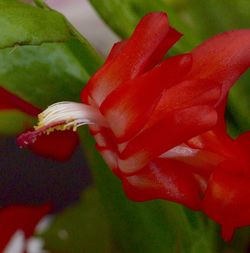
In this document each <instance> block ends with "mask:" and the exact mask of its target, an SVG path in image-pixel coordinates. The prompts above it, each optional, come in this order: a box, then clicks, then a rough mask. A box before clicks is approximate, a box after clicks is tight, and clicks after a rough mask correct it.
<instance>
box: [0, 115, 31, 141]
mask: <svg viewBox="0 0 250 253" xmlns="http://www.w3.org/2000/svg"><path fill="white" fill-rule="evenodd" d="M34 123H35V121H34V118H32V117H30V116H28V115H26V114H25V113H23V112H19V111H17V110H10V111H9V110H8V111H7V110H6V111H0V137H1V136H6V135H15V134H17V133H20V132H22V131H24V130H25V129H27V128H29V127H31V126H32V125H33V124H34Z"/></svg>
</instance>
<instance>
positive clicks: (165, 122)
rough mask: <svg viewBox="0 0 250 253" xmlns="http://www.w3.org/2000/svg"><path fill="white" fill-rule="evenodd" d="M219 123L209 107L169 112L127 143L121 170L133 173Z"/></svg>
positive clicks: (121, 159)
mask: <svg viewBox="0 0 250 253" xmlns="http://www.w3.org/2000/svg"><path fill="white" fill-rule="evenodd" d="M216 122H217V113H216V111H215V110H214V109H213V108H211V107H209V106H194V107H190V108H186V109H183V110H177V111H174V112H171V113H168V114H166V115H165V117H164V118H163V119H162V120H161V121H160V122H158V124H156V125H154V126H153V127H151V128H149V129H146V130H144V131H142V133H140V134H139V135H137V136H136V137H135V138H134V139H132V140H131V141H130V142H128V144H127V146H126V148H125V149H124V150H123V151H122V152H121V155H120V160H119V167H120V169H121V170H122V171H124V172H125V173H126V172H127V173H133V172H135V171H137V170H139V169H140V168H142V167H143V166H145V165H146V164H147V163H148V162H149V161H150V160H152V159H154V158H155V157H157V156H159V155H161V154H163V153H164V152H166V151H167V150H169V149H171V148H173V147H175V146H177V145H179V144H181V143H183V142H185V141H187V140H188V139H190V138H191V137H193V136H196V135H198V134H201V133H202V132H205V131H207V130H208V129H210V128H211V127H213V126H214V125H215V124H216Z"/></svg>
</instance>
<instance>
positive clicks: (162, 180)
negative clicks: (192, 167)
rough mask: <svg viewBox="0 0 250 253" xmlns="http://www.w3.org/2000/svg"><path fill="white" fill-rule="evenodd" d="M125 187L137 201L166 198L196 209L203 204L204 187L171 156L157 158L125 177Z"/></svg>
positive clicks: (131, 197) (129, 195) (130, 196)
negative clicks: (202, 190) (202, 188)
mask: <svg viewBox="0 0 250 253" xmlns="http://www.w3.org/2000/svg"><path fill="white" fill-rule="evenodd" d="M123 187H124V190H125V192H126V195H127V196H128V197H129V198H130V199H132V200H134V201H146V200H151V199H166V200H171V201H175V202H178V203H182V204H184V205H186V206H188V207H190V208H192V209H195V210H197V209H199V208H200V204H201V189H200V186H199V183H198V182H197V180H196V179H195V177H194V176H193V175H192V174H191V173H190V172H189V171H186V170H185V169H183V168H182V167H176V166H175V163H174V162H173V161H170V160H168V159H156V160H155V161H153V162H150V163H149V165H147V166H146V167H145V168H143V169H142V170H141V171H140V172H138V173H137V174H136V175H133V176H128V177H124V179H123Z"/></svg>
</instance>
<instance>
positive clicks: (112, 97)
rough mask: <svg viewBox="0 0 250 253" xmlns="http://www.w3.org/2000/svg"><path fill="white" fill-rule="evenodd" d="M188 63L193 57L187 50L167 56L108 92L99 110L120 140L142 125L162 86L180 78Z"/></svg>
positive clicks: (182, 76) (134, 132)
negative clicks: (152, 66) (145, 71)
mask: <svg viewBox="0 0 250 253" xmlns="http://www.w3.org/2000/svg"><path fill="white" fill-rule="evenodd" d="M191 64H192V59H191V56H190V55H188V54H187V55H180V56H177V57H172V58H169V59H167V60H166V61H164V62H163V63H162V64H161V65H159V66H157V67H155V68H153V69H152V70H151V71H149V72H147V73H145V74H144V75H142V76H140V77H137V78H135V79H133V80H131V81H128V82H125V83H123V84H121V85H120V86H119V87H118V88H117V89H115V90H114V91H113V92H112V93H111V94H109V96H108V97H107V98H106V99H105V101H104V102H103V104H102V106H101V108H100V111H101V113H102V114H104V116H105V118H106V119H107V120H108V122H109V124H110V127H111V129H112V131H113V132H114V134H115V136H116V138H117V139H118V141H119V142H124V141H126V140H128V139H129V138H131V137H132V136H133V135H134V134H136V133H137V132H138V131H139V130H140V129H141V128H142V127H143V125H144V124H145V123H146V121H147V119H148V118H149V117H150V115H151V114H152V112H153V110H154V107H155V106H156V104H157V102H158V101H159V99H160V97H161V94H162V92H163V90H164V89H166V88H168V87H170V86H172V85H174V84H175V83H177V82H179V81H180V80H181V79H183V78H184V77H185V74H187V72H188V71H189V70H190V68H191ZM177 71H178V73H177Z"/></svg>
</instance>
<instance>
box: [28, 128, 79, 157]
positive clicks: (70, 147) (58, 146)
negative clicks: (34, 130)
mask: <svg viewBox="0 0 250 253" xmlns="http://www.w3.org/2000/svg"><path fill="white" fill-rule="evenodd" d="M78 143H79V136H78V134H77V133H76V132H73V131H71V130H65V131H63V132H61V131H55V132H53V133H50V134H49V135H45V134H43V135H41V136H39V137H37V139H36V141H35V142H34V143H32V144H30V145H28V149H30V150H31V151H32V152H34V153H36V154H38V155H41V156H43V157H46V158H50V159H55V160H58V161H66V160H68V159H69V158H70V157H71V156H72V154H73V152H74V151H75V148H76V146H77V145H78Z"/></svg>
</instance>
